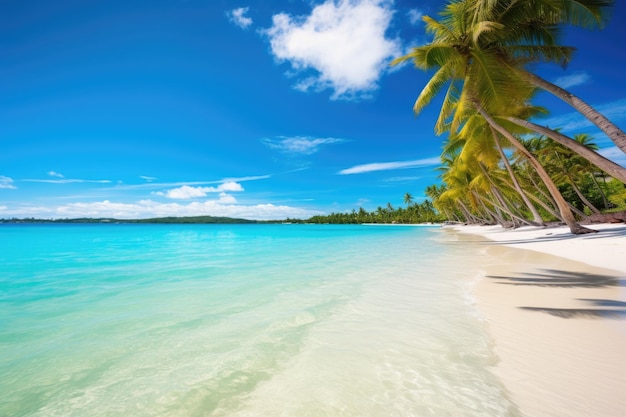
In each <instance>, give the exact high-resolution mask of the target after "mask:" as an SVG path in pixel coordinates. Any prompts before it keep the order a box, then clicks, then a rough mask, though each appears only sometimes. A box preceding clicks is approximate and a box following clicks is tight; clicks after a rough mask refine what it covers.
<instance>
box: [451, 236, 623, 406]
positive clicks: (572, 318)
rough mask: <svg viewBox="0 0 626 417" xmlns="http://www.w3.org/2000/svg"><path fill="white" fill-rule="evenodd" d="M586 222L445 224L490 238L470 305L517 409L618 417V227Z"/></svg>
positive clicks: (620, 261)
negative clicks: (570, 225) (576, 232)
mask: <svg viewBox="0 0 626 417" xmlns="http://www.w3.org/2000/svg"><path fill="white" fill-rule="evenodd" d="M590 228H594V229H596V230H600V231H601V232H600V233H595V234H589V235H581V236H573V235H571V234H570V233H569V231H568V229H567V228H563V227H559V228H534V227H533V228H531V227H528V228H520V229H517V230H504V229H502V228H501V227H499V226H498V227H481V226H462V227H455V228H454V229H455V230H457V231H460V232H462V233H471V234H476V235H480V236H483V237H484V238H487V239H489V240H490V241H485V243H486V245H487V250H488V254H489V255H493V256H491V257H490V259H491V260H492V261H491V264H490V265H485V278H484V279H483V280H481V282H480V283H479V284H478V285H477V287H476V298H477V304H478V307H479V309H480V310H481V311H482V312H483V313H484V315H485V317H486V319H487V322H488V325H489V328H490V332H491V334H492V335H493V337H494V343H495V350H496V353H497V355H498V357H499V362H498V364H497V366H496V367H495V369H494V372H495V373H496V374H497V375H498V376H499V377H500V378H501V379H502V381H503V383H504V384H505V386H506V387H507V389H508V390H509V392H510V394H511V397H512V398H513V400H514V401H515V402H516V403H517V404H518V406H519V407H520V410H521V411H522V413H523V415H524V416H529V417H535V416H555V417H556V416H603V417H612V416H615V417H617V416H626V286H625V285H626V225H624V224H621V225H620V224H616V225H593V226H590ZM494 241H495V242H494ZM512 248H515V249H512ZM519 249H529V250H519ZM546 254H547V255H546ZM553 255H556V256H553Z"/></svg>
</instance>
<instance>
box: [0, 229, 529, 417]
mask: <svg viewBox="0 0 626 417" xmlns="http://www.w3.org/2000/svg"><path fill="white" fill-rule="evenodd" d="M483 256H485V255H484V249H483V248H481V247H480V245H478V244H474V243H472V242H465V241H458V240H456V236H455V235H454V234H453V233H450V232H446V230H444V229H441V228H439V227H408V226H366V225H358V226H357V225H349V226H348V225H344V226H340V225H297V224H293V225H281V224H274V225H254V224H252V225H162V224H159V225H156V224H155V225H139V224H21V225H12V224H6V225H0V416H7V417H9V416H10V417H18V416H41V417H43V416H46V417H51V416H63V417H69V416H90V417H96V416H194V417H195V416H294V417H296V416H420V417H422V416H424V417H425V416H455V417H458V416H481V417H482V416H490V417H495V416H518V415H519V413H518V411H517V407H516V406H515V404H513V403H512V402H511V400H510V399H509V397H508V395H507V393H506V390H505V388H504V387H503V385H502V383H501V382H500V381H499V380H498V378H497V377H496V376H495V375H494V374H493V373H492V372H491V368H492V367H493V365H494V364H495V363H496V361H497V357H496V355H495V352H494V347H493V343H492V339H491V337H490V336H489V333H488V328H487V324H486V323H485V321H484V320H483V319H482V318H481V315H480V313H479V312H478V311H477V309H476V306H475V305H474V303H473V299H472V295H471V294H472V291H471V288H472V285H473V284H474V283H475V282H476V280H477V279H478V277H479V274H480V261H481V257H483Z"/></svg>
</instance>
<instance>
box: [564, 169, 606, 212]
mask: <svg viewBox="0 0 626 417" xmlns="http://www.w3.org/2000/svg"><path fill="white" fill-rule="evenodd" d="M567 179H568V180H569V182H570V184H572V188H573V189H574V192H575V193H576V195H577V196H578V198H580V201H582V202H583V204H584V205H586V206H587V207H589V209H590V210H591V211H593V212H594V213H595V214H600V210H598V209H597V208H596V206H594V205H593V204H592V203H591V201H589V200H587V197H585V196H584V195H583V193H582V191H580V188H578V186H577V185H576V183H575V182H574V179H573V178H572V177H571V176H570V175H569V174H568V175H567Z"/></svg>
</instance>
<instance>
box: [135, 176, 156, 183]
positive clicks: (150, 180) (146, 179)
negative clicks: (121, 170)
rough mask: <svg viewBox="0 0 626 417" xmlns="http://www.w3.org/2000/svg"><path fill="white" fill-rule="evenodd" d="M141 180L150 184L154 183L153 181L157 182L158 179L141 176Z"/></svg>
mask: <svg viewBox="0 0 626 417" xmlns="http://www.w3.org/2000/svg"><path fill="white" fill-rule="evenodd" d="M139 178H141V179H142V180H145V181H148V182H152V181H156V180H157V178H155V177H148V176H147V175H140V176H139Z"/></svg>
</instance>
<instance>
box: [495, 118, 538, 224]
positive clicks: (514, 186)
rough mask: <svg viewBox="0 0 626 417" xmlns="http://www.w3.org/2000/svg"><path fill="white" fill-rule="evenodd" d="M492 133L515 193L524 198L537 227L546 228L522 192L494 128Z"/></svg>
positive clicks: (535, 209)
mask: <svg viewBox="0 0 626 417" xmlns="http://www.w3.org/2000/svg"><path fill="white" fill-rule="evenodd" d="M491 132H492V134H493V139H494V141H495V142H496V148H497V149H498V152H499V153H500V158H501V159H502V162H503V163H504V166H505V167H506V171H507V172H508V173H509V177H511V181H513V188H515V191H517V193H518V194H519V195H520V197H521V198H522V201H524V204H526V207H528V210H530V214H532V215H533V222H534V223H536V224H535V226H545V224H544V222H543V219H542V218H541V215H540V214H539V212H538V211H537V208H536V207H535V206H534V205H533V203H532V202H531V201H530V200H529V199H528V196H526V193H524V192H523V191H522V187H521V186H520V184H519V181H517V178H516V177H515V173H514V172H513V168H511V164H510V163H509V158H507V157H506V155H505V154H504V151H503V150H502V146H501V145H500V140H499V139H498V132H496V131H495V129H494V128H493V127H492V128H491Z"/></svg>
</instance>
